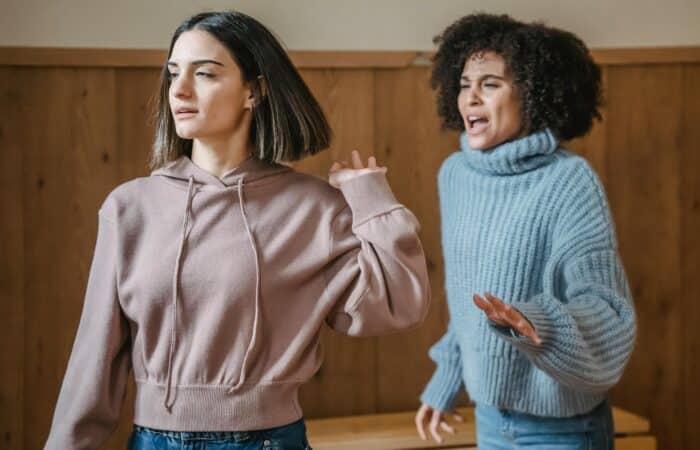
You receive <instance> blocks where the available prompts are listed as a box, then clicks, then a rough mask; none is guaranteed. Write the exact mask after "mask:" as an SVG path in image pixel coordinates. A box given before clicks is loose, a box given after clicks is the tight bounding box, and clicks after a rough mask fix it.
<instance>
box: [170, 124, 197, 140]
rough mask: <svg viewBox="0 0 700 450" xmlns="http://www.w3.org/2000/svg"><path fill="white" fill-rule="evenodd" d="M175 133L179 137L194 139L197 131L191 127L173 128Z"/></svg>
mask: <svg viewBox="0 0 700 450" xmlns="http://www.w3.org/2000/svg"><path fill="white" fill-rule="evenodd" d="M175 134H177V137H179V138H180V139H194V138H196V137H197V136H198V135H199V133H197V130H193V129H191V128H185V127H182V128H177V127H176V128H175Z"/></svg>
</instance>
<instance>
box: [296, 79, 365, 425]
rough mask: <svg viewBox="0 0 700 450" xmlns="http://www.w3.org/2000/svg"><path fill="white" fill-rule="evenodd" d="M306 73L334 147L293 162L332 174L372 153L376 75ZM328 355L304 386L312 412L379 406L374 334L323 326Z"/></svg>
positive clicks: (303, 397) (338, 412) (303, 395)
mask: <svg viewBox="0 0 700 450" xmlns="http://www.w3.org/2000/svg"><path fill="white" fill-rule="evenodd" d="M302 76H303V77H304V79H305V81H306V82H307V83H308V85H309V87H310V88H311V90H312V92H313V93H314V95H315V96H316V98H317V99H318V101H319V103H320V104H321V107H322V108H323V110H324V112H325V113H326V116H327V119H328V121H329V123H330V125H331V127H332V129H333V132H334V138H333V142H332V145H331V148H330V149H328V150H325V151H324V152H321V153H319V154H317V155H315V156H313V157H310V158H307V159H305V160H303V161H301V162H298V163H296V164H294V166H295V168H296V169H298V170H300V171H302V172H306V173H310V174H313V175H316V176H319V177H321V178H323V179H328V169H329V168H330V166H331V164H332V162H333V161H335V160H339V159H347V160H350V152H351V150H353V149H358V150H359V151H360V153H361V154H362V156H363V157H364V158H366V157H368V156H369V155H370V154H371V153H372V144H373V138H374V128H373V116H374V111H373V102H372V99H373V96H374V78H373V74H372V71H371V70H344V71H341V70H304V71H302ZM321 336H322V337H321V342H322V347H323V350H324V361H323V364H322V365H321V368H320V370H319V372H318V373H317V374H316V375H315V376H314V377H313V378H312V380H311V381H310V382H309V383H307V384H306V385H305V386H304V387H302V389H301V399H300V401H301V404H302V407H303V408H304V413H305V415H306V416H307V417H327V416H335V415H348V414H361V413H366V412H374V411H375V410H376V400H375V399H376V384H375V367H376V364H375V345H376V344H375V340H374V339H373V338H349V337H347V336H344V335H341V334H340V333H337V332H335V331H332V330H330V329H328V328H327V327H324V329H323V331H322V333H321Z"/></svg>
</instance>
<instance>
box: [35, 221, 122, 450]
mask: <svg viewBox="0 0 700 450" xmlns="http://www.w3.org/2000/svg"><path fill="white" fill-rule="evenodd" d="M116 246H117V236H116V226H115V224H114V223H113V222H112V221H111V220H110V219H108V218H106V217H104V216H103V211H100V214H99V228H98V233H97V243H96V245H95V253H94V256H93V261H92V265H91V268H90V276H89V279H88V283H87V290H86V294H85V303H84V306H83V312H82V317H81V319H80V325H79V327H78V332H77V335H76V338H75V342H74V344H73V351H72V353H71V356H70V360H69V362H68V368H67V370H66V375H65V377H64V379H63V385H62V387H61V392H60V394H59V397H58V402H57V404H56V410H55V413H54V418H53V423H52V425H51V431H50V433H49V437H48V440H47V442H46V446H45V449H47V450H54V449H55V450H73V449H96V448H98V447H99V446H100V445H102V443H104V441H105V440H107V438H108V437H109V435H110V434H111V433H112V431H113V430H114V428H115V427H116V425H117V422H118V421H119V413H120V410H121V405H122V403H123V399H124V394H125V386H126V381H127V376H128V371H129V368H130V360H129V350H130V347H129V327H128V324H127V322H126V319H125V318H124V317H123V315H122V312H121V309H120V306H119V299H118V294H117V282H116V276H117V269H116V268H117V264H116V261H117V254H116Z"/></svg>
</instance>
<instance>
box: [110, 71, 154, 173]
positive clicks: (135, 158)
mask: <svg viewBox="0 0 700 450" xmlns="http://www.w3.org/2000/svg"><path fill="white" fill-rule="evenodd" d="M159 86H160V71H159V70H158V69H121V70H118V71H117V79H116V89H117V94H116V97H117V110H116V123H117V124H116V126H117V136H116V146H115V148H114V153H113V154H111V155H109V157H110V158H113V159H114V163H115V164H116V165H117V167H118V173H119V179H120V181H122V182H123V181H127V180H131V179H133V178H136V177H142V176H147V175H149V174H150V169H149V168H148V159H149V155H150V152H151V145H152V144H153V138H154V132H155V117H154V110H155V104H156V99H157V96H158V88H159Z"/></svg>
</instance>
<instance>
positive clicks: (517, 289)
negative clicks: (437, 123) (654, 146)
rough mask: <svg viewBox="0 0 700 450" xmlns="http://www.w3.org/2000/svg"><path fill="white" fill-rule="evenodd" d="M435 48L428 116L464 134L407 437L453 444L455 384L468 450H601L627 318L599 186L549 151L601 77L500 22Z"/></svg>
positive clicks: (450, 37) (477, 24)
mask: <svg viewBox="0 0 700 450" xmlns="http://www.w3.org/2000/svg"><path fill="white" fill-rule="evenodd" d="M436 43H437V44H439V49H438V51H437V53H436V55H435V57H434V69H433V74H432V86H433V88H435V89H436V90H437V94H438V110H439V114H440V116H441V118H442V121H443V124H444V126H445V127H447V128H450V129H455V130H460V131H464V133H463V134H462V136H461V146H462V149H461V151H459V152H457V153H454V154H452V155H451V156H450V157H448V158H447V159H446V160H445V162H444V163H443V165H442V167H441V169H440V173H439V181H438V183H439V193H440V209H441V216H442V240H443V252H444V257H445V272H446V273H445V282H446V288H447V299H448V305H449V310H450V323H449V326H448V329H447V332H446V334H445V335H444V337H443V338H442V339H440V341H438V343H437V344H435V345H434V346H433V347H432V348H431V350H430V356H431V358H432V359H433V360H434V361H435V362H436V364H437V369H436V371H435V373H434V375H433V377H432V379H431V380H430V382H429V383H428V385H427V386H426V388H425V391H424V392H423V394H422V396H421V401H422V406H421V407H420V409H419V410H418V413H417V414H416V426H417V428H418V432H419V434H420V435H421V437H422V438H423V439H425V438H426V426H427V428H428V430H429V432H430V434H431V435H432V436H433V438H434V439H436V440H437V441H441V440H442V438H441V436H440V433H439V431H438V430H440V429H441V430H444V431H447V432H454V429H453V428H452V426H451V425H449V424H448V423H447V422H446V421H445V415H446V414H447V413H449V412H451V411H453V404H454V401H455V398H456V396H457V394H458V392H459V391H460V389H461V387H462V385H463V384H464V386H465V387H466V390H467V392H468V394H469V396H470V398H471V400H473V401H474V402H475V403H476V426H477V440H478V445H479V448H480V449H484V450H485V449H514V448H537V449H540V448H554V447H550V446H556V448H557V449H579V448H596V449H607V448H612V447H613V424H612V416H611V407H610V404H609V402H608V400H607V391H608V390H609V389H610V388H611V387H612V386H614V385H615V383H616V382H617V381H618V380H619V379H620V376H621V374H622V371H623V369H624V367H625V365H626V363H627V361H628V360H629V357H630V354H631V352H632V349H633V346H634V341H635V335H636V325H635V313H634V308H633V304H632V298H631V296H630V290H629V287H628V283H627V280H626V277H625V273H624V270H623V267H622V264H621V261H620V258H619V256H618V246H617V240H616V238H615V233H614V227H613V221H612V217H611V214H610V211H609V208H608V204H607V201H606V198H605V194H604V192H603V188H602V186H601V183H600V181H599V180H598V178H597V176H596V174H595V172H594V171H593V169H592V168H591V167H590V166H589V165H588V163H587V162H586V161H585V160H584V159H583V158H581V157H578V156H576V155H574V154H572V153H569V152H568V151H566V150H564V149H563V148H562V147H561V146H560V142H561V141H565V140H569V139H572V138H575V137H579V136H583V135H584V134H586V133H587V132H588V131H589V130H590V128H591V126H592V123H593V120H594V119H599V118H600V115H599V112H598V107H599V104H600V98H601V93H600V70H599V68H598V67H597V66H596V64H595V63H594V62H593V60H592V58H591V56H590V54H589V52H588V49H587V48H586V46H585V45H584V43H583V42H582V41H581V40H580V39H579V38H577V37H576V36H574V35H573V34H571V33H569V32H566V31H562V30H558V29H555V28H550V27H547V26H545V25H542V24H538V23H522V22H519V21H516V20H514V19H512V18H510V17H508V16H505V15H488V14H476V15H470V16H466V17H463V18H461V19H460V20H458V21H457V22H455V23H454V24H452V25H451V26H449V27H448V28H447V29H446V30H445V31H444V32H443V33H442V34H441V35H440V36H438V37H437V38H436ZM457 418H458V417H457Z"/></svg>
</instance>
